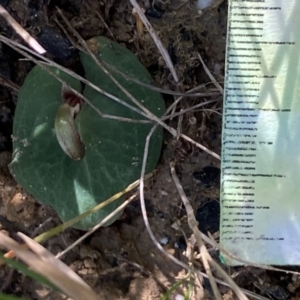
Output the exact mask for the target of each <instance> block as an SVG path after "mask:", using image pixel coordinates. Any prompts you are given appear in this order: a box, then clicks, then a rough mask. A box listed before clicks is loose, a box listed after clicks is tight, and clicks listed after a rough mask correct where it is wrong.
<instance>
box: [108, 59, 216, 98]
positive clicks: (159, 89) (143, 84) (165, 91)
mask: <svg viewBox="0 0 300 300" xmlns="http://www.w3.org/2000/svg"><path fill="white" fill-rule="evenodd" d="M103 64H104V65H105V66H106V67H107V68H108V69H110V70H112V71H114V72H116V73H117V74H119V75H121V76H122V77H124V78H125V79H127V80H130V81H133V82H135V83H137V84H139V85H141V86H144V87H146V88H148V89H149V90H152V91H156V92H160V93H162V94H167V95H173V96H184V97H188V98H194V97H197V98H198V97H212V96H218V95H220V93H219V92H209V93H208V92H207V93H193V91H194V90H198V89H200V88H201V87H196V88H193V89H191V90H189V91H187V92H183V93H182V92H176V91H171V90H166V89H162V88H159V87H157V86H154V85H151V84H147V83H144V82H142V81H140V80H138V79H137V78H134V77H132V76H130V75H128V74H125V73H123V72H121V71H120V70H118V69H117V68H116V67H114V66H112V65H110V64H108V63H106V62H103Z"/></svg>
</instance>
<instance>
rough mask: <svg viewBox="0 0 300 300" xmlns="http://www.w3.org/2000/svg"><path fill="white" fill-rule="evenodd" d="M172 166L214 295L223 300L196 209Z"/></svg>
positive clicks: (177, 187)
mask: <svg viewBox="0 0 300 300" xmlns="http://www.w3.org/2000/svg"><path fill="white" fill-rule="evenodd" d="M170 167H171V175H172V179H173V182H174V184H175V186H176V189H177V191H178V193H179V195H180V197H181V200H182V202H183V204H184V206H185V210H186V214H187V218H188V224H189V227H190V228H191V229H192V231H193V233H194V236H195V238H196V241H197V243H198V246H199V250H200V253H201V257H202V261H203V265H204V268H205V271H206V274H207V275H208V279H209V282H210V284H211V287H212V290H213V293H214V296H215V298H216V299H218V300H221V299H222V297H221V294H220V291H219V289H218V287H217V284H216V281H215V278H214V277H213V275H212V272H211V269H210V266H209V261H211V257H210V255H209V253H208V251H207V249H206V246H205V245H204V243H203V240H202V237H201V234H200V231H199V230H198V222H197V221H196V218H195V215H194V210H193V208H192V206H191V204H190V202H189V200H188V198H187V196H186V194H185V192H184V190H183V188H182V185H181V184H180V182H179V179H178V177H177V175H176V172H175V168H174V164H173V163H171V165H170Z"/></svg>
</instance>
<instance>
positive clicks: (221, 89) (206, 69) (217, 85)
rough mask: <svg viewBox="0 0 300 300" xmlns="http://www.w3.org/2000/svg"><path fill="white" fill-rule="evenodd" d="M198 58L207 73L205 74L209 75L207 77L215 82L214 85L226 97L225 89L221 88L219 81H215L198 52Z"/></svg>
mask: <svg viewBox="0 0 300 300" xmlns="http://www.w3.org/2000/svg"><path fill="white" fill-rule="evenodd" d="M198 58H199V60H200V62H201V64H202V66H203V69H204V71H205V73H206V74H207V76H208V77H209V78H210V80H211V81H212V82H213V84H214V85H215V87H216V88H217V89H218V90H219V91H220V93H221V94H222V95H224V89H223V88H222V87H221V86H220V84H219V83H218V81H217V80H216V79H215V77H214V76H213V75H212V74H211V72H210V71H209V69H208V68H207V66H206V64H205V63H204V61H203V59H202V57H201V55H200V53H199V52H198Z"/></svg>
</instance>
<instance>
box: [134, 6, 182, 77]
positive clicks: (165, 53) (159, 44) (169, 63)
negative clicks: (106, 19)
mask: <svg viewBox="0 0 300 300" xmlns="http://www.w3.org/2000/svg"><path fill="white" fill-rule="evenodd" d="M130 2H131V4H132V6H133V7H134V8H135V10H136V12H137V14H138V15H139V17H140V19H141V20H142V22H143V24H144V26H145V27H146V29H147V30H148V32H149V34H150V35H151V37H152V39H153V41H154V43H155V44H156V46H157V48H158V51H159V52H160V54H161V55H162V57H163V58H164V60H165V62H166V65H167V66H168V68H169V70H170V72H171V74H172V76H173V78H174V80H175V82H176V83H178V82H179V79H178V76H177V74H176V71H175V68H174V66H173V63H172V60H171V58H170V55H169V53H168V51H167V50H166V49H165V47H164V46H163V44H162V42H161V40H160V39H159V38H158V36H157V34H156V33H155V30H154V29H153V27H152V25H151V23H150V22H149V21H148V19H147V18H146V16H145V14H144V13H143V11H142V9H141V8H140V6H139V4H138V3H137V1H136V0H130Z"/></svg>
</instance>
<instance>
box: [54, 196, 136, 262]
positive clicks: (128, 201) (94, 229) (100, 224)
mask: <svg viewBox="0 0 300 300" xmlns="http://www.w3.org/2000/svg"><path fill="white" fill-rule="evenodd" d="M134 198H136V195H133V196H131V197H130V198H129V199H127V200H126V201H125V202H124V203H123V204H122V205H120V206H119V207H118V208H116V209H115V210H114V211H113V212H111V213H110V214H109V215H108V216H106V217H105V218H104V219H103V220H102V221H101V222H99V223H98V224H97V225H96V226H94V227H93V228H92V229H90V230H89V231H88V232H86V233H85V234H84V235H82V236H81V237H80V238H79V239H78V240H76V241H75V242H74V243H72V244H71V245H70V246H69V247H67V248H66V249H65V250H64V251H62V252H60V253H58V254H57V255H56V258H60V257H62V256H63V255H65V254H66V253H67V252H69V251H70V250H72V249H73V248H74V247H75V246H77V245H78V244H80V243H81V242H82V241H83V240H84V239H86V238H87V237H89V236H90V235H91V234H92V233H94V232H95V231H96V230H97V229H99V228H100V227H102V226H103V224H105V223H106V222H108V221H109V220H110V219H111V218H112V217H114V216H115V215H116V214H118V213H119V212H122V211H123V209H124V208H125V207H126V206H127V205H128V204H129V203H130V202H131V201H132V200H133V199H134Z"/></svg>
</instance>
